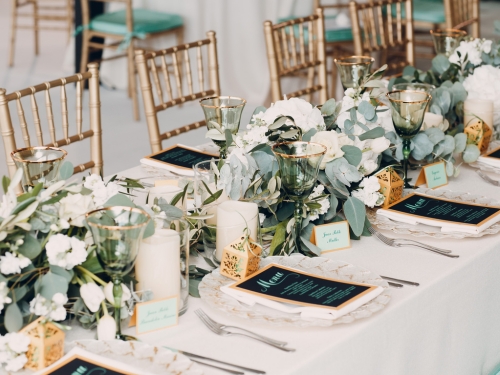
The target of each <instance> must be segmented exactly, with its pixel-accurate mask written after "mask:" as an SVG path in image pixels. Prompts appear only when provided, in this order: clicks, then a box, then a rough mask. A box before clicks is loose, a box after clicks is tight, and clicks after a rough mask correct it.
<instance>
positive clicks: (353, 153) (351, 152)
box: [341, 145, 363, 166]
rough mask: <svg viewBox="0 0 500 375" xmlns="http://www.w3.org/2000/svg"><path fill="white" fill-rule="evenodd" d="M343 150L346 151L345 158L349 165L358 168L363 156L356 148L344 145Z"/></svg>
mask: <svg viewBox="0 0 500 375" xmlns="http://www.w3.org/2000/svg"><path fill="white" fill-rule="evenodd" d="M341 150H342V151H344V158H345V159H346V160H347V161H348V162H349V164H351V165H354V166H357V165H358V164H359V163H360V162H361V158H362V157H363V154H362V152H361V150H360V149H359V148H357V147H356V146H350V145H344V146H342V147H341Z"/></svg>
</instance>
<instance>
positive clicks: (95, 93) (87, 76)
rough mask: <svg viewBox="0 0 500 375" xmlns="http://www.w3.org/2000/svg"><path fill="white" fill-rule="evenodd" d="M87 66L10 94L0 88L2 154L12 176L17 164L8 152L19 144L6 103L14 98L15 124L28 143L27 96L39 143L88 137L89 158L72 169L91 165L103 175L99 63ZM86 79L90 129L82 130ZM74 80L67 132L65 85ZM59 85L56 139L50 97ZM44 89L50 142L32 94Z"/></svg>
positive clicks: (65, 142)
mask: <svg viewBox="0 0 500 375" xmlns="http://www.w3.org/2000/svg"><path fill="white" fill-rule="evenodd" d="M88 68H89V70H88V71H87V72H85V73H79V74H75V75H73V76H70V77H66V78H61V79H57V80H55V81H50V82H45V83H42V84H40V85H36V86H31V87H28V88H26V89H24V90H20V91H15V92H12V93H10V94H7V93H6V90H5V89H0V130H1V132H2V139H3V144H4V149H5V158H6V161H7V166H8V169H9V174H10V175H11V177H12V176H13V175H14V173H15V172H16V166H15V164H14V162H13V160H12V159H11V156H10V153H11V152H12V151H14V150H16V149H18V148H20V147H18V146H17V143H16V138H15V132H14V127H13V120H12V117H11V112H10V109H9V103H10V102H15V103H16V104H15V108H16V112H17V115H18V124H19V127H20V128H21V134H22V138H23V140H24V147H31V146H32V142H31V137H30V131H29V129H28V123H27V121H26V116H25V110H24V108H23V104H22V102H21V98H23V97H29V100H30V107H31V114H32V117H33V123H34V128H35V133H36V139H37V143H38V146H48V147H62V146H66V145H70V144H72V143H75V142H79V141H83V140H84V139H87V138H89V139H90V157H91V160H90V161H87V162H84V163H82V164H79V165H77V166H76V167H74V172H75V173H78V172H83V171H85V170H88V169H90V170H91V171H92V173H96V174H99V175H102V167H103V160H102V143H101V101H100V94H99V65H98V64H97V63H92V64H89V65H88ZM85 81H88V83H89V119H88V121H89V124H90V126H89V129H88V130H84V129H83V127H82V125H83V122H84V121H83V120H84V119H83V89H84V85H85ZM75 83H76V85H75V86H76V87H75V90H76V117H75V119H76V121H75V122H76V133H75V134H74V135H70V129H69V119H68V105H67V102H68V96H67V94H66V87H67V86H70V85H73V84H75ZM56 87H60V93H61V94H60V95H61V96H60V103H61V122H62V133H63V138H60V139H58V138H57V137H58V135H57V133H56V125H55V118H54V113H53V108H52V107H53V105H52V99H51V95H50V92H51V89H55V88H56ZM38 92H43V93H44V96H45V104H44V107H45V112H46V115H47V123H48V129H49V133H50V142H49V143H46V141H45V140H44V137H43V130H42V125H41V124H42V121H41V119H40V115H39V110H38V104H37V99H36V96H35V94H36V93H38Z"/></svg>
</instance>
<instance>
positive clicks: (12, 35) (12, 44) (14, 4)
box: [9, 0, 17, 66]
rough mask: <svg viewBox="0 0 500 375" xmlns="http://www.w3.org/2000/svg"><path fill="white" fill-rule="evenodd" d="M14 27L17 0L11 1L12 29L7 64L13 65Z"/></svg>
mask: <svg viewBox="0 0 500 375" xmlns="http://www.w3.org/2000/svg"><path fill="white" fill-rule="evenodd" d="M16 27H17V0H13V1H12V30H11V36H10V54H9V66H13V65H14V50H15V45H16Z"/></svg>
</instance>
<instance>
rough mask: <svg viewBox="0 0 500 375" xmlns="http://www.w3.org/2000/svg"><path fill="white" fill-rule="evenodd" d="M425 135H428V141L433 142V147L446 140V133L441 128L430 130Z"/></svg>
mask: <svg viewBox="0 0 500 375" xmlns="http://www.w3.org/2000/svg"><path fill="white" fill-rule="evenodd" d="M419 134H421V133H419ZM424 134H425V135H427V137H428V140H429V141H431V142H432V144H433V145H437V144H438V143H439V142H441V141H442V140H443V139H444V132H443V131H442V130H441V129H439V128H429V129H427V130H425V132H424Z"/></svg>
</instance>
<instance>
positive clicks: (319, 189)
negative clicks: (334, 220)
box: [309, 185, 330, 221]
mask: <svg viewBox="0 0 500 375" xmlns="http://www.w3.org/2000/svg"><path fill="white" fill-rule="evenodd" d="M324 190H325V187H324V186H323V185H318V186H316V187H315V188H314V189H313V191H312V193H311V194H310V195H309V199H313V198H316V197H319V196H320V195H323V194H325V193H324ZM315 202H316V203H319V204H320V205H321V207H320V208H318V209H315V210H311V212H310V213H309V220H311V221H314V220H318V219H319V215H324V214H326V213H327V212H328V210H329V209H330V200H329V199H328V197H325V198H323V199H320V200H318V201H315Z"/></svg>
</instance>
